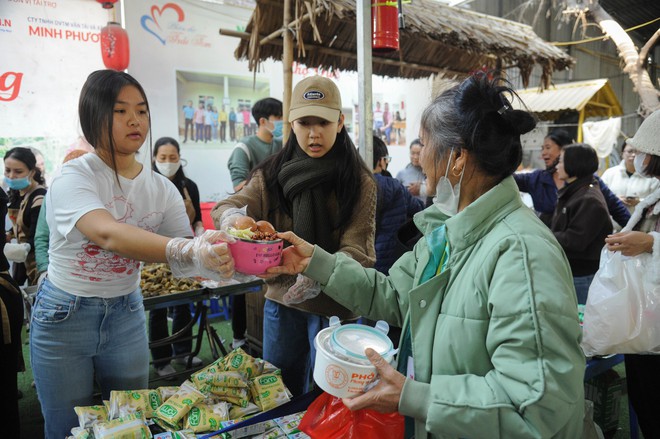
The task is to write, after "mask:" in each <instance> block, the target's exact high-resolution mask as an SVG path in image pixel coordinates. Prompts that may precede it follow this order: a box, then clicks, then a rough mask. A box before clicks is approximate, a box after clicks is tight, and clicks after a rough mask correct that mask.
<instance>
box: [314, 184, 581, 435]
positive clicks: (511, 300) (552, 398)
mask: <svg viewBox="0 0 660 439" xmlns="http://www.w3.org/2000/svg"><path fill="white" fill-rule="evenodd" d="M414 221H415V224H416V225H417V227H418V228H419V229H420V230H421V231H422V232H423V233H424V234H427V233H429V232H430V231H432V230H434V229H435V228H437V227H439V226H440V225H442V224H443V223H445V224H446V228H447V240H448V242H449V248H450V257H449V261H448V265H447V268H446V270H445V271H444V272H443V273H441V274H440V275H437V276H435V277H434V278H432V279H431V280H429V281H427V282H425V283H423V284H422V285H419V280H420V277H421V274H422V271H423V270H424V267H425V266H426V264H427V262H428V260H429V250H428V248H427V242H426V240H425V239H421V240H420V241H419V242H418V244H417V245H416V246H415V248H414V249H413V251H411V252H408V253H406V254H405V255H403V256H402V257H401V258H400V259H399V260H398V261H397V262H396V263H395V264H394V266H393V267H392V268H391V270H390V275H389V276H385V275H383V274H381V273H378V272H377V271H376V270H373V269H365V268H363V267H362V266H360V264H358V263H356V262H355V261H353V260H351V259H350V258H348V257H346V256H344V255H342V254H335V255H330V254H328V253H326V252H325V251H323V250H322V249H320V248H318V247H316V248H315V250H314V255H313V257H312V259H311V262H310V264H309V266H308V268H307V270H306V271H305V274H306V275H307V276H309V277H312V278H313V279H316V280H318V281H320V282H321V284H322V287H323V291H324V292H325V293H326V294H328V295H329V296H331V297H332V298H333V299H335V300H336V301H337V302H339V303H341V304H342V305H344V306H346V307H348V308H349V309H353V310H354V311H355V312H357V313H360V314H362V315H364V316H368V317H369V318H371V319H374V320H377V319H383V320H386V321H388V322H390V323H391V324H395V325H398V326H403V324H404V322H405V323H407V322H409V323H410V327H411V334H412V344H413V358H414V369H415V380H414V381H413V380H411V379H407V380H406V383H405V385H404V388H403V393H402V395H401V399H400V401H399V412H400V413H401V414H403V415H405V416H410V417H413V418H415V438H416V439H421V438H427V437H429V438H488V439H492V438H506V439H515V438H525V439H529V438H543V439H548V438H567V439H576V438H580V437H581V436H582V419H583V415H584V391H583V379H584V368H585V359H584V356H583V354H582V351H581V349H580V346H579V339H580V328H579V323H578V317H577V300H576V295H575V290H574V288H573V282H572V276H571V271H570V268H569V265H568V261H567V259H566V257H565V255H564V252H563V251H562V249H561V247H560V246H559V244H558V243H557V241H556V240H555V238H554V237H553V235H552V233H551V232H550V230H549V229H548V228H547V227H546V226H545V225H544V224H543V223H542V222H541V221H540V220H538V219H537V218H536V216H535V215H534V213H533V212H532V211H531V210H530V209H529V208H527V207H526V206H524V205H523V203H522V201H521V199H520V195H519V192H518V189H517V187H516V184H515V182H514V180H513V178H512V177H509V178H506V179H505V180H503V181H502V182H501V183H500V184H498V185H497V186H495V187H494V188H493V189H491V190H490V191H488V192H487V193H486V194H484V195H482V196H481V197H480V198H478V199H477V200H476V201H475V202H473V203H472V204H470V205H469V206H468V207H467V208H465V209H464V210H463V211H461V212H460V213H459V214H457V215H456V216H454V217H451V218H448V217H447V216H446V215H444V214H442V213H440V212H439V211H438V210H437V209H436V208H435V207H434V206H431V207H429V208H427V209H426V210H424V211H423V212H420V213H418V214H417V215H415V218H414ZM399 361H406V360H405V359H403V360H399Z"/></svg>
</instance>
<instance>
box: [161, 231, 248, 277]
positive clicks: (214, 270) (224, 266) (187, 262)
mask: <svg viewBox="0 0 660 439" xmlns="http://www.w3.org/2000/svg"><path fill="white" fill-rule="evenodd" d="M218 241H224V242H218ZM235 241H236V240H235V239H234V238H233V237H231V236H230V235H228V234H227V233H225V232H222V231H219V230H207V231H206V232H204V233H203V234H202V236H198V237H196V238H193V239H186V238H174V239H172V240H170V242H168V243H167V248H166V250H165V254H166V257H167V263H168V264H169V266H170V270H171V271H172V275H173V276H174V277H195V276H201V277H205V278H207V279H213V280H221V279H223V278H224V279H227V278H230V277H232V275H233V274H234V259H233V258H232V256H231V253H230V251H229V248H228V247H227V243H228V242H229V243H233V242H235Z"/></svg>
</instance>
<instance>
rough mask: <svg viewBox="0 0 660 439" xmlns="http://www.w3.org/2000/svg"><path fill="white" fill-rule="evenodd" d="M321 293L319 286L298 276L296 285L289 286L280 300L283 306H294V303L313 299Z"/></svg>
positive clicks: (300, 275) (315, 282) (305, 277)
mask: <svg viewBox="0 0 660 439" xmlns="http://www.w3.org/2000/svg"><path fill="white" fill-rule="evenodd" d="M320 293H321V285H320V284H319V283H318V282H317V281H315V280H313V279H310V278H308V277H307V276H304V275H302V274H298V277H297V278H296V283H294V284H293V285H291V287H289V289H288V290H287V292H286V293H284V296H283V297H282V299H283V300H284V304H285V305H294V304H296V303H301V302H304V301H305V300H309V299H313V298H315V297H316V296H318V295H319V294H320Z"/></svg>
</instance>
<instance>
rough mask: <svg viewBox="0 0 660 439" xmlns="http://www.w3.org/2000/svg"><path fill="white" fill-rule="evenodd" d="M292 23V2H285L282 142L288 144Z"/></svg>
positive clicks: (288, 0) (291, 74)
mask: <svg viewBox="0 0 660 439" xmlns="http://www.w3.org/2000/svg"><path fill="white" fill-rule="evenodd" d="M290 21H291V0H284V16H283V23H284V29H286V32H284V42H283V44H284V47H283V50H282V69H283V70H284V89H283V93H282V95H283V96H282V120H283V126H282V133H283V135H284V137H283V139H282V142H284V143H286V141H287V140H288V139H289V134H290V132H291V125H290V124H289V108H290V107H291V87H292V82H293V72H292V68H293V35H291V31H290V30H289V25H290Z"/></svg>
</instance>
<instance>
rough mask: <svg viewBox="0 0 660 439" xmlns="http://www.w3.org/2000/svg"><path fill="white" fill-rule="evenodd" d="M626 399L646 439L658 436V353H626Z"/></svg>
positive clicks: (659, 407) (659, 388) (659, 435)
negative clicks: (633, 410)
mask: <svg viewBox="0 0 660 439" xmlns="http://www.w3.org/2000/svg"><path fill="white" fill-rule="evenodd" d="M625 358H626V384H627V385H628V399H629V401H630V403H631V404H632V406H633V409H635V413H636V414H637V420H638V421H639V427H640V428H641V429H642V434H643V435H644V437H645V438H646V439H656V438H660V420H658V414H660V396H659V395H660V355H626V356H625Z"/></svg>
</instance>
